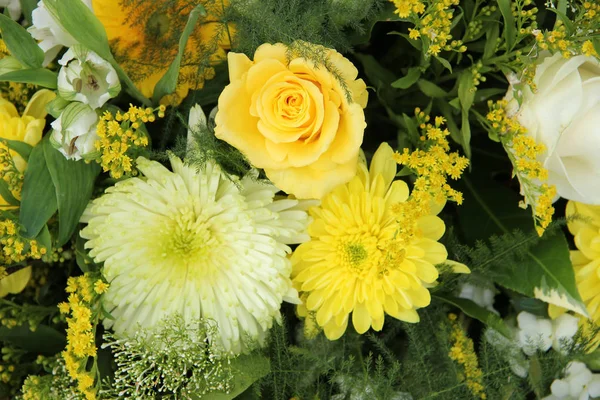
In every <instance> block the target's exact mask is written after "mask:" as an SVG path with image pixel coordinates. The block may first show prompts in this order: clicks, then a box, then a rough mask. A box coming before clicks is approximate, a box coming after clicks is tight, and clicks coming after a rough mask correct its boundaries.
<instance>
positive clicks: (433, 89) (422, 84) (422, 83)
mask: <svg viewBox="0 0 600 400" xmlns="http://www.w3.org/2000/svg"><path fill="white" fill-rule="evenodd" d="M417 86H419V89H421V92H423V93H424V94H425V95H426V96H429V97H433V98H441V97H447V96H448V92H446V91H445V90H444V89H442V88H441V87H439V86H438V85H436V84H435V83H433V82H430V81H427V80H425V79H421V80H419V81H418V82H417Z"/></svg>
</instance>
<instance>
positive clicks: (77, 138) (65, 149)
mask: <svg viewBox="0 0 600 400" xmlns="http://www.w3.org/2000/svg"><path fill="white" fill-rule="evenodd" d="M97 124H98V115H97V114H96V112H95V111H94V110H92V109H91V108H90V107H89V106H88V105H86V104H83V103H71V104H69V105H68V106H67V107H66V108H65V109H64V111H63V112H62V114H61V115H60V116H59V117H58V118H57V119H56V120H55V121H54V122H52V124H51V125H52V136H50V142H51V143H52V145H53V146H54V147H55V148H57V149H58V150H59V151H60V152H61V153H62V154H63V155H64V156H65V157H66V158H67V159H68V160H71V159H73V160H76V161H77V160H80V159H82V158H93V157H94V156H95V155H96V154H97V150H96V147H95V145H94V143H95V142H96V140H98V139H99V137H98V135H97V134H96V125H97Z"/></svg>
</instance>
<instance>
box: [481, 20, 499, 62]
mask: <svg viewBox="0 0 600 400" xmlns="http://www.w3.org/2000/svg"><path fill="white" fill-rule="evenodd" d="M498 37H500V27H499V26H498V24H497V23H493V24H492V25H490V27H489V28H488V29H487V31H486V33H485V38H486V39H485V48H484V50H483V59H484V60H487V59H488V58H490V57H493V56H494V54H496V46H498Z"/></svg>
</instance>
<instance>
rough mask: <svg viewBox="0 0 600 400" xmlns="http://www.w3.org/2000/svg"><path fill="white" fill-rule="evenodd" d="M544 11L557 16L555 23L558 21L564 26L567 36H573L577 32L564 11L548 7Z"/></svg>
mask: <svg viewBox="0 0 600 400" xmlns="http://www.w3.org/2000/svg"><path fill="white" fill-rule="evenodd" d="M546 10H548V11H550V12H553V13H555V14H556V15H557V21H558V20H560V21H562V23H563V24H565V28H566V29H567V34H568V35H571V34H573V33H574V32H575V31H576V30H577V28H576V27H575V24H574V23H573V22H572V21H571V20H570V19H569V17H567V14H566V13H565V12H564V11H560V10H558V9H555V8H550V7H548V8H547V9H546Z"/></svg>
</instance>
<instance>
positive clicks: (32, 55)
mask: <svg viewBox="0 0 600 400" xmlns="http://www.w3.org/2000/svg"><path fill="white" fill-rule="evenodd" d="M0 31H2V39H3V40H4V43H5V44H6V47H7V48H8V51H9V52H10V54H11V55H12V56H13V57H15V58H16V59H17V60H19V62H21V64H23V65H24V66H26V67H29V68H40V67H41V66H42V63H43V62H44V51H43V50H42V49H41V48H40V46H38V44H37V42H36V41H35V40H34V39H33V38H32V37H31V35H30V34H29V32H27V29H25V28H23V27H22V26H21V25H20V24H18V23H17V22H15V21H13V20H12V19H10V18H9V17H7V16H6V15H3V14H0Z"/></svg>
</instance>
